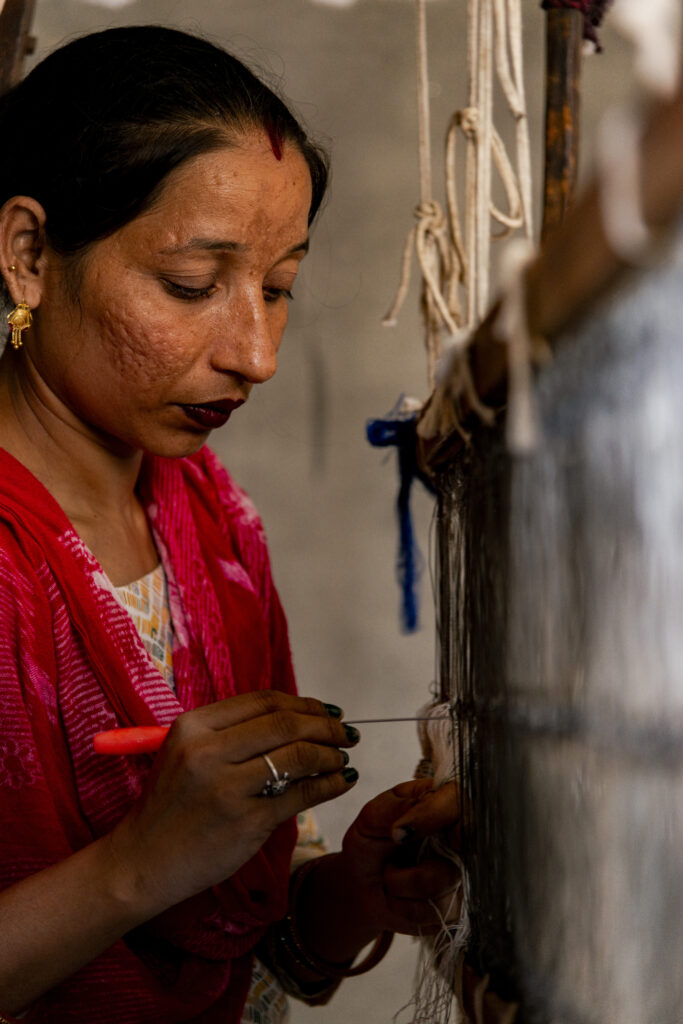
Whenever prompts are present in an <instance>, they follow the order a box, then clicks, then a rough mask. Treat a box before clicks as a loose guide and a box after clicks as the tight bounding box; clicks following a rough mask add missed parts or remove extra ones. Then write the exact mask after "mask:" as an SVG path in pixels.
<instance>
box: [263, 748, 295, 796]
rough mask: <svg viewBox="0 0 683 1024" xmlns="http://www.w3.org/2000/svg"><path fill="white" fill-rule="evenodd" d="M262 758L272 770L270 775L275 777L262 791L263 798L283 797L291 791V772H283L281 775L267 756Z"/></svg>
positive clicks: (269, 780) (264, 755)
mask: <svg viewBox="0 0 683 1024" xmlns="http://www.w3.org/2000/svg"><path fill="white" fill-rule="evenodd" d="M261 757H262V758H263V760H264V761H265V762H266V764H267V765H268V767H269V768H270V773H271V775H272V776H273V777H272V779H268V781H267V782H266V784H265V786H264V787H263V789H262V790H261V796H282V794H283V793H286V792H287V790H288V789H289V772H283V773H282V775H280V773H279V772H278V770H277V768H276V767H275V765H274V764H273V762H272V761H271V759H270V758H269V757H268V755H267V754H261Z"/></svg>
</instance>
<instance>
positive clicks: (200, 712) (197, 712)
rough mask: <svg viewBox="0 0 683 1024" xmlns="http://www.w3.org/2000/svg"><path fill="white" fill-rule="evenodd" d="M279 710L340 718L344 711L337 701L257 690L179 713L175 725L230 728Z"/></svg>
mask: <svg viewBox="0 0 683 1024" xmlns="http://www.w3.org/2000/svg"><path fill="white" fill-rule="evenodd" d="M280 711H282V712H290V713H292V714H301V715H315V716H318V717H320V718H330V717H331V718H336V719H340V718H341V717H342V714H343V713H342V710H341V708H339V707H337V705H336V704H323V702H322V701H320V700H316V699H315V698H314V697H298V696H295V695H294V694H291V693H282V692H281V691H280V690H256V691H254V692H253V693H242V694H238V695H237V696H235V697H228V698H226V699H225V700H219V701H215V702H214V703H213V704H206V705H204V706H203V707H200V708H195V709H194V710H193V711H190V712H186V713H185V714H182V715H179V716H178V718H177V719H176V722H175V723H174V726H178V728H179V729H181V730H194V729H200V728H202V729H215V730H220V729H229V728H230V727H231V726H233V725H239V724H241V723H242V722H247V721H250V720H251V719H254V718H259V717H261V716H263V715H270V714H274V713H277V712H280Z"/></svg>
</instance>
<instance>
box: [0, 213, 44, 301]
mask: <svg viewBox="0 0 683 1024" xmlns="http://www.w3.org/2000/svg"><path fill="white" fill-rule="evenodd" d="M45 221H46V216H45V210H44V209H43V207H42V206H41V205H40V203H39V202H37V201H36V200H35V199H31V197H30V196H13V197H12V199H8V200H7V202H6V203H5V205H4V206H3V207H2V208H1V209H0V268H1V269H2V276H3V277H4V279H5V283H6V284H7V287H8V289H9V292H10V295H11V296H12V299H13V301H14V303H15V304H16V303H18V302H27V303H28V304H29V306H30V307H31V309H35V308H36V306H39V305H40V300H41V298H42V296H43V286H44V276H45V270H46V264H47V258H46V253H45ZM11 266H14V267H15V268H16V269H15V270H10V269H9V268H10V267H11Z"/></svg>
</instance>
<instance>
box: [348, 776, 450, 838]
mask: <svg viewBox="0 0 683 1024" xmlns="http://www.w3.org/2000/svg"><path fill="white" fill-rule="evenodd" d="M431 788H432V781H431V779H413V780H411V781H410V782H402V783H399V784H398V785H397V786H394V787H393V788H392V789H388V790H386V791H385V792H384V793H380V794H379V796H376V797H375V798H374V799H373V800H370V802H369V803H367V804H366V805H365V807H363V809H362V810H361V812H360V814H359V815H358V818H357V819H356V822H355V825H354V831H355V832H356V834H357V835H358V836H359V837H361V838H364V839H369V840H374V839H389V838H390V837H391V831H392V826H393V824H394V822H395V821H396V820H397V819H401V818H402V817H403V816H405V815H407V813H408V812H409V811H410V810H411V809H412V808H413V807H415V806H416V804H417V803H418V802H419V801H420V800H421V799H422V798H423V797H424V795H425V794H426V793H428V792H430V791H431Z"/></svg>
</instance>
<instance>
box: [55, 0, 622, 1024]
mask: <svg viewBox="0 0 683 1024" xmlns="http://www.w3.org/2000/svg"><path fill="white" fill-rule="evenodd" d="M525 8H526V14H527V32H526V36H527V38H526V47H527V62H528V74H527V88H528V91H529V98H530V103H531V109H532V138H533V139H535V140H536V142H535V146H536V157H535V161H536V170H537V171H538V165H539V162H540V157H539V153H540V143H539V142H538V139H539V123H540V96H541V94H542V89H543V85H542V76H541V60H542V48H543V36H542V33H543V17H542V15H541V14H540V12H539V11H538V10H537V8H538V2H537V0H525ZM465 11H466V3H465V0H459V2H447V0H434V2H433V3H431V4H430V6H429V18H430V26H429V27H430V35H431V43H432V55H431V59H432V65H431V70H432V73H431V79H432V94H433V100H434V109H433V126H434V138H435V154H434V159H435V163H436V166H437V167H439V166H440V149H441V135H442V132H443V129H444V127H445V125H446V123H447V120H448V117H449V116H450V113H451V112H452V110H453V109H455V108H456V107H459V106H464V105H465V102H466V99H465V96H466V94H465V72H466V69H465V43H466V37H465V33H466V26H465ZM150 21H155V22H162V23H167V24H172V25H177V26H179V27H181V28H186V29H189V30H194V31H200V32H203V33H205V34H207V35H209V36H211V37H213V38H215V39H217V40H218V41H219V42H221V43H223V44H224V45H226V46H228V48H231V49H232V50H233V51H235V52H237V54H238V55H240V56H242V57H244V58H246V59H247V60H249V61H250V62H251V63H252V64H255V65H256V66H257V67H260V68H262V69H265V70H266V72H267V74H268V75H269V76H270V77H271V78H274V79H275V80H276V81H277V82H278V83H280V84H281V87H282V90H283V91H284V93H285V95H287V96H288V97H289V98H290V100H292V101H293V103H294V105H295V106H296V107H297V108H298V110H299V112H300V113H301V114H302V115H303V117H304V118H305V120H306V121H307V122H308V123H309V125H310V127H311V128H312V129H313V131H314V132H315V133H317V134H318V135H319V136H320V137H321V138H322V139H323V140H324V141H327V142H328V144H329V147H330V149H331V151H332V155H333V166H334V175H333V184H332V190H331V196H330V199H329V202H328V205H327V208H326V210H325V213H324V215H323V217H322V218H321V220H320V222H319V224H318V226H317V227H316V230H315V235H314V244H313V248H312V252H311V255H310V256H309V257H308V258H307V260H306V261H305V268H304V270H303V274H302V277H301V279H300V281H299V283H298V284H297V287H296V295H295V301H294V304H293V307H292V311H291V321H290V327H289V328H288V332H287V335H286V338H285V343H284V345H283V349H282V358H281V366H280V369H279V371H278V374H277V377H276V378H275V379H274V380H273V381H271V382H269V383H268V384H267V385H264V386H263V387H262V388H261V389H260V390H259V391H257V393H255V394H254V395H253V396H252V399H251V400H250V402H249V405H248V406H247V407H246V408H245V409H243V410H240V412H239V413H238V414H237V415H236V416H235V418H234V419H233V420H232V421H231V422H230V424H229V425H228V426H227V427H226V428H225V429H224V430H223V431H221V432H219V433H218V434H216V435H214V439H213V445H214V447H215V448H216V449H217V451H218V452H219V454H220V455H221V457H222V458H223V459H224V461H225V462H226V464H227V465H228V467H229V468H230V469H231V471H232V472H233V474H234V475H235V476H236V478H237V479H238V481H240V482H241V483H242V484H243V486H245V487H246V488H247V489H248V491H249V492H250V493H251V495H252V497H253V498H254V499H255V501H256V503H257V505H258V507H259V509H260V511H261V513H262V516H263V518H264V520H265V523H266V528H267V532H268V535H269V538H270V544H271V551H272V558H273V563H274V570H275V576H276V580H277V582H278V584H279V588H280V591H281V594H282V597H283V600H284V603H285V607H286V609H287V610H288V614H289V620H290V627H291V638H292V645H293V649H294V654H295V664H296V667H297V671H298V677H299V683H300V688H301V691H302V692H303V693H306V694H311V695H315V696H318V697H321V698H322V699H324V700H330V701H334V702H336V703H339V704H341V705H342V706H343V707H344V709H345V711H346V713H347V717H348V718H369V717H375V716H376V717H379V716H388V715H395V716H398V715H411V714H414V713H415V711H416V709H417V708H418V707H419V706H420V705H421V704H422V703H423V702H424V701H425V700H426V699H427V697H428V687H429V683H430V681H431V680H432V679H433V677H434V665H435V639H434V613H433V601H432V597H431V591H430V581H429V574H428V572H426V573H425V576H424V579H423V586H422V598H423V626H422V630H421V631H420V632H419V633H417V634H415V635H413V636H410V637H406V636H403V635H401V633H400V632H399V628H398V591H397V587H396V584H395V574H394V565H395V560H396V543H397V532H396V523H395V516H394V500H395V495H396V489H397V473H396V466H395V458H394V455H393V453H392V454H390V455H388V456H387V455H386V454H385V453H383V452H380V451H378V450H373V449H371V448H369V447H368V446H367V444H366V443H365V440H364V425H365V421H366V419H367V418H369V417H372V416H375V415H380V414H382V413H384V412H386V411H387V410H388V409H390V408H391V406H392V405H393V403H394V401H395V399H396V398H397V397H398V395H399V394H400V393H402V392H407V393H408V394H413V395H416V396H417V397H425V396H426V390H427V389H426V359H425V356H424V354H423V350H422V345H421V333H420V327H419V323H418V317H417V312H416V309H417V284H416V280H415V282H414V286H413V291H412V293H411V296H410V297H409V299H408V302H407V303H406V307H405V311H404V313H403V314H402V316H401V319H400V323H399V326H398V327H397V328H395V329H393V330H388V329H385V328H382V327H381V326H380V320H381V318H382V315H383V314H384V312H385V311H386V309H387V308H388V306H389V304H390V302H391V300H392V298H393V293H394V290H395V287H396V284H397V280H398V269H399V262H400V254H401V251H402V247H403V242H404V238H405V234H406V232H407V231H408V229H409V228H410V227H411V225H412V208H413V206H414V204H415V202H416V201H417V199H418V178H417V155H416V141H415V135H416V128H415V118H416V111H415V100H414V94H415V87H414V23H413V9H412V4H411V3H410V2H409V0H359V3H357V4H356V5H355V6H350V7H346V8H341V7H334V6H323V5H322V4H316V3H314V2H313V0H194V2H193V3H191V4H189V3H187V2H185V0H135V2H133V3H130V4H128V6H125V7H123V8H120V9H117V10H114V9H111V10H105V9H103V8H102V7H98V6H93V5H90V4H86V3H77V2H74V0H38V5H37V17H36V26H35V27H36V33H37V36H38V55H37V56H40V54H41V53H43V52H45V51H46V50H48V49H50V48H52V47H53V46H54V45H55V44H56V43H57V42H59V41H60V40H62V39H64V38H65V37H68V36H70V35H72V34H74V33H77V32H83V31H88V30H93V29H96V28H101V27H105V26H107V25H112V24H122V23H134V22H150ZM605 42H606V44H607V56H605V57H603V58H600V62H601V64H600V65H599V66H598V60H597V59H594V60H592V61H591V66H590V67H589V68H588V69H587V72H586V91H587V93H589V94H591V95H592V96H593V98H594V99H593V101H592V104H591V107H592V108H596V107H597V106H599V105H600V104H601V103H604V102H605V101H606V99H607V98H608V97H610V96H613V95H617V94H619V93H620V92H621V91H622V90H623V88H624V83H625V82H626V80H627V76H626V70H625V69H626V60H625V57H624V54H623V52H622V49H621V48H620V47H619V46H618V44H617V42H616V41H615V40H614V39H613V38H612V37H611V36H610V35H609V33H608V32H607V33H605ZM594 116H595V113H594V109H589V110H588V113H587V120H588V121H589V122H590V121H592V120H593V119H594ZM431 511H432V505H431V500H430V499H429V498H428V497H427V496H426V495H425V494H423V493H417V494H416V500H415V513H416V523H417V530H418V536H419V538H420V545H421V547H422V551H423V553H424V554H425V556H427V555H428V553H429V549H430V540H429V524H430V518H431ZM362 733H363V739H362V742H361V744H360V747H359V749H358V750H357V752H355V753H354V756H353V761H352V763H353V764H354V765H355V766H356V767H357V768H358V770H359V771H360V782H359V783H358V785H357V787H356V788H355V789H354V791H353V792H352V793H351V794H349V795H347V796H346V797H344V798H343V799H341V800H339V801H338V802H337V803H335V804H334V805H332V806H328V807H325V808H323V809H322V810H321V812H320V818H321V820H322V822H323V825H324V828H325V831H326V832H327V834H328V835H329V837H330V839H331V840H332V842H333V843H337V842H338V841H339V839H340V838H341V836H342V835H343V832H344V829H345V827H346V825H347V824H348V823H349V822H350V821H351V820H352V818H353V817H354V815H355V814H356V812H357V811H358V810H359V808H360V807H361V806H362V804H363V803H364V802H365V801H366V800H368V799H369V798H370V797H371V796H372V795H373V794H375V793H377V792H379V791H381V790H382V789H385V788H388V787H390V786H391V785H392V784H394V783H395V782H397V781H399V780H402V779H404V778H409V777H411V775H412V772H413V769H414V767H415V764H416V761H417V758H418V747H417V741H416V738H415V730H414V727H413V726H412V725H410V724H407V725H393V726H392V725H368V726H366V727H365V728H364V729H363V730H362ZM414 963H415V946H414V944H413V943H412V941H411V940H408V939H401V940H398V941H397V942H396V943H395V945H394V947H393V949H392V951H391V953H390V954H389V956H388V957H387V959H386V960H385V962H384V963H383V964H382V965H381V967H380V968H378V969H377V970H375V971H374V972H372V974H370V975H367V976H365V977H363V978H360V979H357V980H354V981H350V982H347V983H346V984H345V987H344V990H343V992H342V994H340V995H339V996H338V997H337V1000H336V1002H333V1004H332V1005H331V1006H330V1007H327V1008H324V1009H315V1010H310V1009H306V1008H301V1007H296V1008H295V1009H294V1011H293V1021H294V1022H295V1024H297V1022H304V1021H306V1022H308V1021H313V1020H320V1021H325V1022H327V1024H337V1022H339V1024H341V1022H342V1021H344V1022H345V1024H348V1022H349V1021H354V1022H356V1021H357V1022H366V1021H367V1022H374V1021H377V1022H387V1024H388V1022H390V1021H391V1020H392V1017H393V1014H394V1013H395V1012H396V1011H397V1010H398V1009H399V1008H400V1007H401V1006H402V1005H403V1003H405V1002H406V1001H407V999H408V998H409V994H410V991H411V983H412V975H413V969H414ZM402 1019H403V1018H402Z"/></svg>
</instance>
